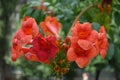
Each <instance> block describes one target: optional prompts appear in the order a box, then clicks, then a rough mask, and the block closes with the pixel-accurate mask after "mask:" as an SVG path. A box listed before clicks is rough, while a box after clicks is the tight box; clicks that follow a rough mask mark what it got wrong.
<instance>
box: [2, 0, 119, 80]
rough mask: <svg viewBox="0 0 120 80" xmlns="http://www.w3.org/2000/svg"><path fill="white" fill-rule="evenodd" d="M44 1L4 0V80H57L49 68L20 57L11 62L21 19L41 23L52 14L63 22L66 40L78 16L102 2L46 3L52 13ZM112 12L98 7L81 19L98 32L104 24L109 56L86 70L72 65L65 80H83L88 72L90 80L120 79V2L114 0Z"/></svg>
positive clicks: (67, 0) (61, 0)
mask: <svg viewBox="0 0 120 80" xmlns="http://www.w3.org/2000/svg"><path fill="white" fill-rule="evenodd" d="M40 2H41V0H0V80H54V75H51V72H50V68H49V66H48V65H45V64H42V63H37V62H30V61H26V60H25V59H24V58H20V59H19V60H17V61H16V62H12V61H11V40H12V38H13V35H14V33H15V32H16V31H17V30H18V29H19V28H20V25H21V18H23V17H24V16H26V15H27V16H31V17H34V18H35V19H36V21H37V23H38V24H39V22H40V21H43V20H44V18H45V16H47V15H48V14H49V11H52V14H53V15H54V16H56V17H57V18H58V20H59V21H60V22H61V23H62V31H61V36H62V37H63V38H64V37H65V36H66V35H67V33H68V31H69V29H70V27H71V25H72V23H73V21H74V19H75V17H76V16H77V15H78V14H79V12H80V11H82V10H83V9H84V8H86V7H87V6H89V5H91V4H93V3H98V4H101V2H102V0H45V2H44V5H45V6H46V7H47V9H48V12H45V11H42V10H40V9H37V10H35V9H34V7H35V6H40ZM111 7H112V12H110V13H107V12H104V13H101V12H100V11H99V9H98V8H97V7H94V8H91V9H90V10H88V11H87V12H86V13H85V14H83V15H82V16H81V17H80V19H79V20H80V22H82V23H83V22H90V23H92V26H93V28H94V29H96V30H97V29H99V27H100V25H104V26H105V28H106V30H107V37H108V39H109V49H108V51H107V57H106V58H105V59H102V58H101V56H98V57H96V58H95V59H93V60H92V61H91V63H90V64H89V65H88V66H87V67H86V68H84V69H79V68H78V67H77V66H76V64H74V63H72V64H71V68H70V71H69V72H68V73H67V74H66V75H64V78H65V80H82V74H83V73H86V74H87V75H88V77H89V79H88V80H120V0H112V3H111Z"/></svg>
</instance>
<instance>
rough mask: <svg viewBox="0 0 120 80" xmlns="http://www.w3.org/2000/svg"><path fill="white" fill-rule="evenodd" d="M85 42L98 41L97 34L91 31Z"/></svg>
mask: <svg viewBox="0 0 120 80" xmlns="http://www.w3.org/2000/svg"><path fill="white" fill-rule="evenodd" d="M87 40H89V41H91V42H95V41H96V40H98V32H97V31H95V30H92V32H91V33H90V35H89V36H88V38H87Z"/></svg>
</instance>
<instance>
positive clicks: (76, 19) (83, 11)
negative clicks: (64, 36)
mask: <svg viewBox="0 0 120 80" xmlns="http://www.w3.org/2000/svg"><path fill="white" fill-rule="evenodd" d="M94 6H97V4H95V3H94V4H92V5H90V6H88V7H86V8H85V9H83V10H82V11H81V12H80V13H79V14H78V15H77V16H76V18H75V20H74V22H73V23H72V26H71V28H72V27H73V26H74V25H75V23H76V22H77V21H78V19H79V17H80V16H82V15H83V14H84V13H85V12H86V11H88V10H89V9H90V8H92V7H94ZM71 28H70V30H69V32H68V35H69V34H70V31H71Z"/></svg>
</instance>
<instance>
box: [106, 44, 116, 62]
mask: <svg viewBox="0 0 120 80" xmlns="http://www.w3.org/2000/svg"><path fill="white" fill-rule="evenodd" d="M114 49H115V47H114V44H113V43H109V48H108V52H107V57H106V58H107V59H108V60H111V59H112V57H113V55H114V53H115V52H114V51H115V50H114Z"/></svg>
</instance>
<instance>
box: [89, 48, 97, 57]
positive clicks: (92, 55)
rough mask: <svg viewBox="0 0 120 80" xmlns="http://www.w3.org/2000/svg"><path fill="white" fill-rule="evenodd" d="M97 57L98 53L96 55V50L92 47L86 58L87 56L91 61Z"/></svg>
mask: <svg viewBox="0 0 120 80" xmlns="http://www.w3.org/2000/svg"><path fill="white" fill-rule="evenodd" d="M97 55H98V53H97V49H96V48H95V47H92V48H91V49H90V50H89V51H88V54H87V56H88V58H89V59H92V58H94V57H96V56H97Z"/></svg>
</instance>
